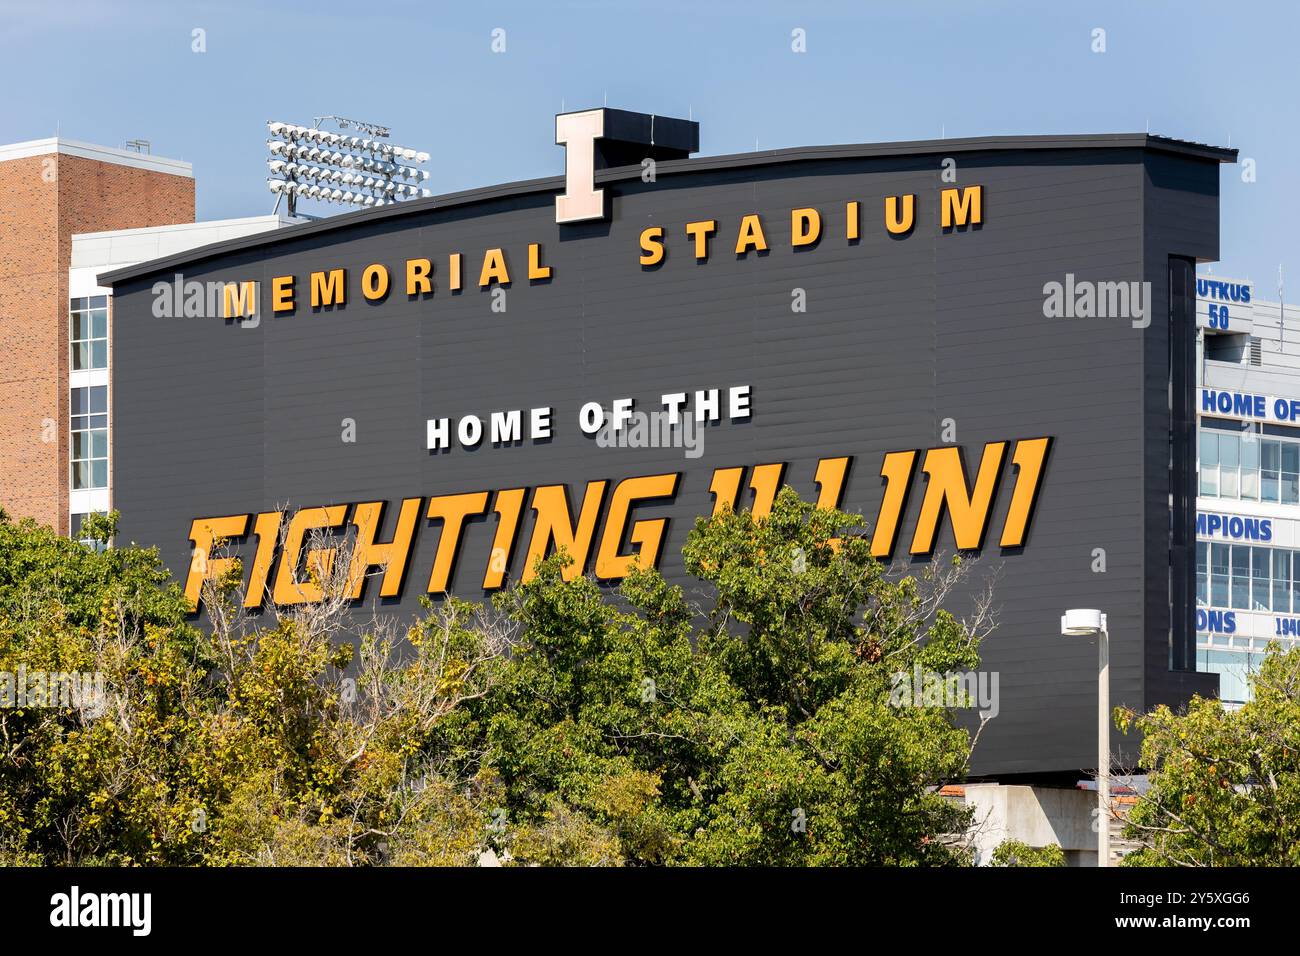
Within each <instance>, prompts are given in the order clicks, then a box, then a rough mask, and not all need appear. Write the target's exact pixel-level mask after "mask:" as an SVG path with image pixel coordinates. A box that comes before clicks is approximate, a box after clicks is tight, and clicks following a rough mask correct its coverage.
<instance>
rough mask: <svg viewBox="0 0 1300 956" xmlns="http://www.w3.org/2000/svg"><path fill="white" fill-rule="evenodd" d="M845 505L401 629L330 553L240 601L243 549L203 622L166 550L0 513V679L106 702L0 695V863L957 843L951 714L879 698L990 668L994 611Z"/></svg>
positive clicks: (909, 858)
mask: <svg viewBox="0 0 1300 956" xmlns="http://www.w3.org/2000/svg"><path fill="white" fill-rule="evenodd" d="M112 520H113V519H112V518H111V517H110V518H109V519H107V520H105V521H103V522H101V523H99V524H92V525H91V526H90V532H89V533H91V534H94V535H97V536H98V537H100V538H101V539H102V540H107V539H108V537H109V536H110V535H111V534H112V533H113V526H112ZM861 524H862V521H861V519H860V518H858V517H856V516H852V515H848V514H844V513H841V512H838V511H823V510H817V509H814V508H813V507H812V506H810V505H808V504H806V503H804V502H802V501H800V500H799V499H798V497H797V496H796V495H795V494H794V493H793V492H792V491H790V490H789V489H785V490H784V491H783V492H782V493H781V495H780V496H779V497H778V500H777V502H776V504H775V506H774V507H773V509H772V512H771V514H770V516H768V517H767V518H765V519H763V520H755V519H754V518H753V517H752V516H751V515H749V514H747V513H741V514H733V513H730V512H726V513H723V514H721V515H719V516H717V517H713V518H705V519H700V521H699V522H698V523H697V525H696V527H695V528H694V530H693V531H692V532H691V534H690V536H689V539H688V541H687V544H686V546H685V549H684V553H683V554H684V560H685V564H686V567H687V569H688V570H689V571H690V572H691V573H692V574H693V575H694V576H695V577H697V578H699V579H700V581H701V585H700V589H699V590H698V591H691V592H689V593H688V592H686V591H684V590H683V589H682V588H680V587H677V586H673V585H670V584H669V583H668V582H666V581H665V580H664V579H663V578H662V577H661V576H660V575H659V573H658V572H657V571H654V570H645V569H642V570H636V571H634V572H633V573H632V574H631V575H630V576H629V577H628V578H627V579H626V580H625V581H624V582H623V583H622V585H621V586H620V587H619V588H617V589H613V590H611V589H608V588H604V587H601V586H599V585H597V584H596V583H595V582H593V581H592V580H590V579H587V578H582V577H579V578H577V579H575V580H573V581H565V580H564V576H563V573H562V572H563V569H564V567H565V566H566V563H567V562H568V558H567V556H565V555H564V554H563V553H561V554H557V555H553V556H551V557H550V558H548V559H547V560H545V561H544V562H542V563H541V564H540V565H539V566H538V573H537V574H536V576H535V577H533V578H532V580H530V581H528V582H527V583H522V584H516V585H514V586H512V587H511V588H509V589H507V590H506V591H504V592H501V593H500V594H499V595H498V596H497V597H496V598H495V600H494V601H493V602H492V603H491V605H489V606H484V605H477V604H472V603H468V602H465V601H461V600H457V599H446V600H443V601H441V602H439V603H438V604H436V605H435V604H430V603H427V602H426V607H425V612H424V614H423V615H422V616H421V617H420V618H419V619H418V620H417V621H415V622H413V623H411V624H410V625H409V626H406V625H402V626H401V628H400V629H399V628H398V627H397V625H396V623H395V621H394V619H393V618H392V617H391V616H388V617H375V618H374V619H373V620H369V621H366V620H364V619H363V618H361V617H360V616H358V615H357V614H356V613H355V609H352V610H351V612H349V608H348V602H347V600H346V594H347V592H348V591H350V590H351V584H352V583H353V582H350V581H345V580H343V581H340V580H334V581H329V580H325V579H324V578H326V577H328V575H329V574H330V573H331V570H330V569H329V568H318V569H316V570H315V571H314V572H313V573H316V574H319V575H321V576H322V580H321V582H320V583H322V584H323V585H324V586H325V590H326V593H327V595H328V594H336V595H338V600H330V599H327V600H326V601H325V602H322V603H321V604H320V605H315V606H313V605H299V606H296V607H294V608H274V609H272V610H271V611H269V612H267V613H264V614H262V615H261V616H258V617H252V618H250V617H248V616H246V615H244V614H243V612H242V609H241V605H242V602H241V600H240V595H239V594H238V591H237V586H238V580H239V577H240V573H239V568H238V566H236V567H235V568H234V570H233V571H232V573H231V574H229V575H228V576H227V578H226V579H225V580H223V581H219V582H214V583H212V584H211V585H210V586H209V587H208V589H207V592H206V593H205V604H206V606H207V607H208V608H209V615H208V621H207V622H206V626H204V627H198V626H196V625H195V624H194V623H193V622H192V619H190V618H188V617H187V611H186V604H185V599H184V595H183V594H181V593H180V591H179V589H178V588H177V587H176V586H175V585H174V584H172V583H170V582H169V576H168V574H167V572H166V569H164V568H163V567H162V565H161V564H160V562H159V560H158V556H157V554H156V552H155V551H152V550H143V549H138V548H132V547H124V548H110V549H107V550H99V551H97V550H94V549H91V548H87V547H84V546H82V545H79V544H77V543H74V542H71V541H68V540H66V539H63V538H60V537H58V536H57V535H55V534H53V533H52V532H50V531H49V530H48V529H44V528H41V527H38V526H36V525H35V524H33V523H32V522H30V521H25V522H22V523H14V522H11V521H9V520H8V519H7V518H4V517H3V513H2V512H0V671H4V672H15V671H17V669H18V668H19V667H20V666H24V667H26V668H27V669H28V670H29V671H30V670H44V671H48V672H56V671H79V672H88V671H98V672H101V673H102V674H103V675H104V678H105V685H106V687H107V689H108V693H107V704H106V706H105V707H103V708H102V712H96V711H95V710H93V709H88V708H86V707H84V706H83V707H80V708H75V707H73V708H59V707H49V706H41V707H38V706H26V707H13V708H6V709H0V745H2V746H3V748H4V749H3V753H2V754H0V859H3V860H4V861H6V862H10V863H67V864H113V865H137V864H145V865H148V864H168V865H196V864H207V865H242V864H275V865H315V864H338V865H376V864H384V863H394V864H414V865H437V864H452V865H457V864H470V863H473V862H475V861H476V860H477V859H478V858H479V856H480V854H484V853H485V852H486V851H488V850H491V851H492V854H491V855H492V856H493V857H494V858H495V859H498V860H502V861H505V862H511V863H516V864H540V865H658V864H664V865H667V864H704V865H815V864H896V865H935V864H957V863H965V862H968V861H969V854H968V853H967V852H966V850H965V849H964V847H963V845H962V844H961V841H960V840H959V839H957V838H956V837H955V836H954V835H955V834H960V833H961V832H962V831H964V829H965V826H966V823H967V813H966V811H965V810H963V809H962V808H960V807H957V806H954V805H953V804H952V803H950V802H948V801H946V800H944V799H942V798H941V797H940V796H939V795H938V792H937V788H938V786H939V785H941V784H942V783H944V782H946V781H950V780H954V779H958V778H960V777H961V776H962V775H963V774H964V772H965V769H966V765H967V760H968V757H969V753H970V749H971V738H970V734H969V733H968V732H967V731H966V730H964V729H962V728H960V727H959V726H957V725H956V724H955V723H954V720H953V715H952V713H951V712H950V711H948V710H945V709H943V708H935V707H896V706H891V704H890V690H891V686H892V682H893V676H894V675H895V674H896V673H900V672H909V673H910V672H911V670H912V668H913V666H914V665H919V666H920V667H921V668H923V669H924V670H926V671H933V672H939V673H943V672H948V671H956V670H966V669H971V668H974V667H975V666H977V664H978V644H979V640H980V637H981V636H982V635H983V634H984V633H986V632H987V630H988V627H989V626H990V623H991V622H990V620H989V618H988V616H987V610H988V605H987V602H979V601H977V602H976V606H977V609H976V612H975V613H974V615H973V616H971V617H968V618H967V619H966V620H958V619H957V618H956V617H955V616H953V615H952V614H951V613H949V611H948V610H946V609H945V608H944V606H943V605H944V604H945V603H948V599H949V597H950V595H951V593H952V589H953V587H954V585H955V584H956V583H957V582H959V581H960V580H961V579H962V578H963V577H964V576H965V575H966V573H967V569H966V568H965V567H963V566H962V564H961V563H960V562H952V563H935V564H933V565H930V566H928V567H926V568H924V569H923V571H922V573H920V574H918V575H915V576H906V577H898V576H889V575H886V573H885V569H884V568H882V566H881V565H880V564H879V563H878V562H876V561H875V560H873V559H872V557H871V555H870V548H869V543H868V541H867V539H866V538H865V537H863V536H861V535H854V534H852V533H851V532H853V531H854V530H855V529H860V527H861ZM348 565H349V562H348V561H347V560H345V559H342V558H338V557H336V559H335V561H334V562H333V567H334V568H344V569H346V568H347V567H348ZM697 601H698V603H696V602H697Z"/></svg>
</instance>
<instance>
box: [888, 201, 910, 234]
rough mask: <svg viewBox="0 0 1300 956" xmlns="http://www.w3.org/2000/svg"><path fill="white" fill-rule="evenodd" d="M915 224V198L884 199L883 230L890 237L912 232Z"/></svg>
mask: <svg viewBox="0 0 1300 956" xmlns="http://www.w3.org/2000/svg"><path fill="white" fill-rule="evenodd" d="M915 223H916V196H914V195H912V194H910V193H909V194H908V195H906V196H886V197H885V228H886V229H888V230H889V232H890V234H891V235H895V236H902V235H906V234H907V233H909V232H911V231H912V226H913V225H915Z"/></svg>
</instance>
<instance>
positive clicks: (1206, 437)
mask: <svg viewBox="0 0 1300 956" xmlns="http://www.w3.org/2000/svg"><path fill="white" fill-rule="evenodd" d="M1218 463H1219V436H1218V435H1216V434H1215V433H1214V432H1212V431H1209V430H1208V429H1207V430H1206V431H1203V432H1201V464H1202V465H1217V464H1218Z"/></svg>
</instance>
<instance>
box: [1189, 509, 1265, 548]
mask: <svg viewBox="0 0 1300 956" xmlns="http://www.w3.org/2000/svg"><path fill="white" fill-rule="evenodd" d="M1196 536H1197V537H1198V538H1227V539H1230V540H1232V541H1272V540H1273V520H1272V519H1271V518H1247V517H1244V516H1242V515H1220V514H1214V513H1213V512H1204V511H1203V512H1200V513H1198V514H1197V515H1196Z"/></svg>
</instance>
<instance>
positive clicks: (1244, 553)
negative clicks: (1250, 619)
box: [1232, 544, 1250, 611]
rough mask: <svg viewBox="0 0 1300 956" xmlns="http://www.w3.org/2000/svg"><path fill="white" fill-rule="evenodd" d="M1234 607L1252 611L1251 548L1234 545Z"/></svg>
mask: <svg viewBox="0 0 1300 956" xmlns="http://www.w3.org/2000/svg"><path fill="white" fill-rule="evenodd" d="M1232 607H1234V608H1239V609H1240V610H1243V611H1248V610H1250V548H1249V547H1247V546H1245V545H1237V544H1234V545H1232Z"/></svg>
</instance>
